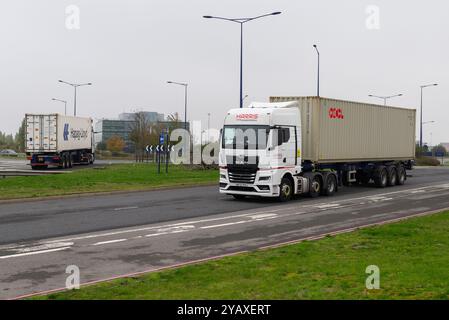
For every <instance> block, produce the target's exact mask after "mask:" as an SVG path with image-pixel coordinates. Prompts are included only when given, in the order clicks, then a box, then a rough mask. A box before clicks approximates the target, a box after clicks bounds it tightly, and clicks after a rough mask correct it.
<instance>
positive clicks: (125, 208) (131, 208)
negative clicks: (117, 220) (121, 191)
mask: <svg viewBox="0 0 449 320" xmlns="http://www.w3.org/2000/svg"><path fill="white" fill-rule="evenodd" d="M133 209H139V207H124V208H115V209H114V211H123V210H133Z"/></svg>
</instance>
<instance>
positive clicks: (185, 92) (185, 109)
mask: <svg viewBox="0 0 449 320" xmlns="http://www.w3.org/2000/svg"><path fill="white" fill-rule="evenodd" d="M167 83H168V84H176V85H178V86H183V87H184V129H185V130H187V88H188V86H189V84H188V83H183V82H174V81H167Z"/></svg>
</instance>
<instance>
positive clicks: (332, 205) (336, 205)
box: [315, 203, 341, 209]
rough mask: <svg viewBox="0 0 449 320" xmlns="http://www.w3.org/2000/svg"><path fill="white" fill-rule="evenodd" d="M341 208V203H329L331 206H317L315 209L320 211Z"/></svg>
mask: <svg viewBox="0 0 449 320" xmlns="http://www.w3.org/2000/svg"><path fill="white" fill-rule="evenodd" d="M339 206H341V204H339V203H329V204H322V205H317V206H315V207H316V208H318V209H330V208H336V207H339Z"/></svg>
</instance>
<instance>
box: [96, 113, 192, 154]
mask: <svg viewBox="0 0 449 320" xmlns="http://www.w3.org/2000/svg"><path fill="white" fill-rule="evenodd" d="M143 113H144V114H145V116H146V117H147V119H148V121H149V122H150V123H152V124H158V125H160V126H161V127H162V128H164V129H167V128H168V129H169V131H171V130H174V129H176V128H184V122H178V123H175V122H172V121H165V120H164V115H163V114H161V113H157V112H143ZM133 123H134V113H121V114H120V115H119V119H118V120H117V119H102V120H99V121H98V122H97V123H96V124H95V142H96V143H97V144H98V143H106V142H107V141H108V140H109V139H110V138H111V137H113V136H118V137H120V138H122V139H123V141H125V149H124V151H125V152H134V145H133V142H132V141H131V140H130V134H131V130H132V127H133ZM187 129H189V124H188V123H187Z"/></svg>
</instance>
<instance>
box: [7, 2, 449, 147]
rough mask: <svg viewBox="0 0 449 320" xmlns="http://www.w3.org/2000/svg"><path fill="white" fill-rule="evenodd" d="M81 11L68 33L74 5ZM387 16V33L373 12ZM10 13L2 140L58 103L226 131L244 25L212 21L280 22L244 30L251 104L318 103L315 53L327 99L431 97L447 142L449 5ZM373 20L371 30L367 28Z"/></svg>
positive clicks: (62, 8)
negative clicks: (167, 117) (158, 115)
mask: <svg viewBox="0 0 449 320" xmlns="http://www.w3.org/2000/svg"><path fill="white" fill-rule="evenodd" d="M69 5H76V6H77V7H78V8H79V9H80V29H74V30H73V29H72V30H70V29H67V27H66V19H67V16H68V14H66V7H67V6H69ZM370 5H374V6H377V7H378V8H379V18H380V20H379V22H380V24H379V29H375V28H374V29H372V28H373V26H374V27H375V26H376V25H375V23H374V25H373V20H372V19H369V17H370V16H371V13H367V11H366V10H367V7H368V6H370ZM0 8H1V10H0V70H1V73H0V107H1V111H2V112H1V116H0V131H6V132H15V131H16V130H17V128H18V126H19V125H20V121H21V119H22V117H23V116H24V114H25V113H27V112H29V113H48V112H63V105H61V104H59V103H56V102H52V101H51V98H53V97H55V98H61V99H67V100H68V101H69V104H68V105H69V110H72V103H73V89H72V88H71V87H68V86H66V85H62V84H59V83H58V82H57V80H58V79H63V80H66V81H69V82H93V86H92V87H82V88H80V89H79V94H78V114H79V115H82V116H90V117H93V118H96V119H98V118H113V117H117V115H118V113H120V112H123V111H131V110H133V109H143V110H153V111H158V112H162V113H165V114H168V113H173V112H179V113H180V114H181V116H182V117H183V103H184V96H183V89H182V87H177V86H172V85H167V84H166V81H167V80H174V81H187V82H189V84H190V88H189V112H188V118H189V120H201V121H203V124H204V125H205V126H206V125H207V113H208V112H210V113H211V114H212V116H211V125H212V126H214V127H219V126H221V124H222V119H223V117H224V115H225V113H226V111H227V110H228V109H229V108H231V107H237V106H238V97H239V82H238V81H239V78H238V77H239V74H238V72H239V69H238V68H239V26H238V25H237V24H233V23H230V22H225V21H218V20H205V19H203V18H202V16H203V15H205V14H210V15H217V16H226V17H246V16H254V15H259V14H264V13H268V12H273V11H278V10H279V11H282V12H283V13H282V15H280V16H274V17H268V18H265V19H261V20H258V21H253V22H250V23H248V24H247V25H245V53H244V59H245V64H244V71H245V73H244V85H245V88H244V91H245V94H248V95H249V98H248V99H247V100H246V101H245V102H246V103H249V102H250V101H266V100H267V98H268V96H270V95H315V93H316V80H315V78H316V53H315V51H314V49H313V47H312V45H313V44H314V43H317V44H318V46H319V49H320V52H321V59H322V60H321V61H322V65H321V66H322V73H321V95H322V96H325V97H331V98H341V99H349V100H356V101H366V102H376V103H382V102H381V101H380V100H377V99H372V98H369V97H368V94H377V95H390V94H396V93H403V94H404V96H403V97H399V98H395V99H393V100H391V104H393V105H398V106H404V107H409V108H418V107H419V101H420V90H419V86H420V85H422V84H427V83H433V82H438V83H439V86H438V87H432V88H427V89H425V95H424V107H425V112H424V120H435V121H437V123H435V124H429V125H426V126H425V134H424V138H425V141H427V142H430V132H432V133H433V143H434V144H435V143H436V142H440V141H449V126H448V119H449V95H448V94H447V91H448V86H449V67H448V58H449V36H448V32H449V19H448V13H449V2H448V1H445V0H439V1H438V0H428V1H424V0H421V1H410V0H388V1H387V0H383V1H380V0H371V1H365V0H340V1H336V0H321V1H320V0H314V1H298V0H188V1H186V0H126V1H125V0H120V1H119V0H71V1H65V0H3V1H2V5H1V7H0ZM367 19H368V26H369V27H370V28H368V27H367Z"/></svg>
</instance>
